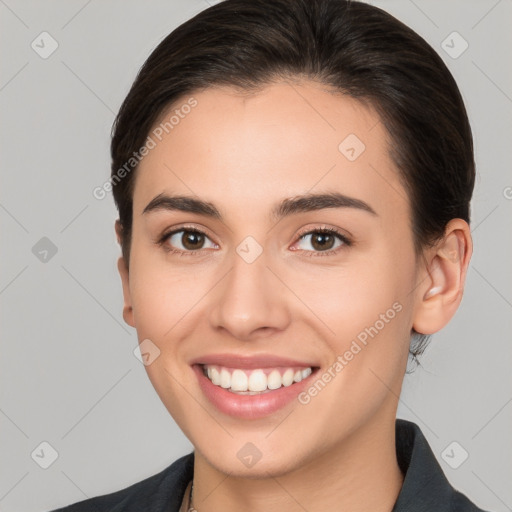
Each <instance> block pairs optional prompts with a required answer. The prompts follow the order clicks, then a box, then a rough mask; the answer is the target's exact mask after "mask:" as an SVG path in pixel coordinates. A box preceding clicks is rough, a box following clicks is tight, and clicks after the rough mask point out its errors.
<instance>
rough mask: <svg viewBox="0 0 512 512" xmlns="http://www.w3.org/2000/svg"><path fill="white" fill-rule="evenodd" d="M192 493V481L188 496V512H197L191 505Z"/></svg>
mask: <svg viewBox="0 0 512 512" xmlns="http://www.w3.org/2000/svg"><path fill="white" fill-rule="evenodd" d="M193 493H194V480H192V485H191V486H190V495H189V498H188V505H189V506H188V512H197V510H196V509H195V508H194V505H192V495H193Z"/></svg>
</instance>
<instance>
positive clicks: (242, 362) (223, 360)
mask: <svg viewBox="0 0 512 512" xmlns="http://www.w3.org/2000/svg"><path fill="white" fill-rule="evenodd" d="M190 364H191V365H193V364H202V365H204V364H215V365H218V366H225V367H228V368H247V369H255V368H273V367H276V366H288V367H290V366H291V367H295V366H302V367H304V368H314V367H316V366H317V365H314V364H312V363H310V362H305V361H298V360H297V359H290V358H287V357H279V356H276V355H273V354H256V355H253V356H244V355H240V354H209V355H205V356H201V357H197V358H196V359H194V360H193V361H191V363H190Z"/></svg>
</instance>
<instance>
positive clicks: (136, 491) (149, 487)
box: [52, 419, 485, 512]
mask: <svg viewBox="0 0 512 512" xmlns="http://www.w3.org/2000/svg"><path fill="white" fill-rule="evenodd" d="M396 447H397V448H396V450H397V459H398V463H399V465H400V468H401V469H402V472H403V473H404V474H405V479H404V483H403V486H402V489H401V491H400V494H399V495H398V499H397V501H396V503H395V506H394V507H393V510H392V512H485V511H483V510H482V509H480V508H478V507H477V506H476V505H474V504H473V503H472V502H471V501H469V499H468V498H467V497H466V496H464V495H463V494H461V493H460V492H458V491H456V490H455V489H454V488H453V487H452V486H451V485H450V483H449V482H448V480H447V479H446V477H445V475H444V474H443V471H442V469H441V466H440V465H439V463H438V462H437V460H436V458H435V456H434V454H433V453H432V450H431V449H430V446H429V445H428V443H427V440H426V439H425V437H424V435H423V433H422V432H421V430H420V428H419V427H418V425H416V424H415V423H413V422H411V421H406V420H403V419H397V420H396ZM193 470H194V453H193V452H192V453H189V454H188V455H185V456H184V457H181V458H180V459H178V460H176V461H175V462H174V463H173V464H171V465H170V466H168V467H167V468H166V469H164V470H163V471H161V472H160V473H157V474H156V475H153V476H150V477H149V478H146V479H145V480H142V481H141V482H138V483H136V484H133V485H131V486H130V487H127V488H125V489H122V490H120V491H117V492H114V493H111V494H104V495H103V496H97V497H95V498H90V499H87V500H83V501H80V502H77V503H74V504H72V505H69V506H67V507H64V508H59V509H57V510H54V511H52V512H178V511H179V508H180V506H181V501H182V499H183V495H184V494H185V489H186V487H187V485H188V483H189V481H190V480H191V479H192V476H193Z"/></svg>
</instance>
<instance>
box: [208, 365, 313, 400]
mask: <svg viewBox="0 0 512 512" xmlns="http://www.w3.org/2000/svg"><path fill="white" fill-rule="evenodd" d="M200 366H201V370H202V372H203V375H204V376H205V377H207V378H208V379H209V380H210V382H212V384H214V385H215V386H218V387H221V388H223V389H226V390H227V391H230V392H232V393H235V394H238V395H260V394H264V393H270V392H272V391H275V390H277V389H280V388H282V387H289V386H292V385H293V384H296V383H298V382H301V381H302V380H304V379H306V378H308V377H309V376H310V375H311V374H312V373H313V371H315V370H316V367H312V366H310V367H293V366H287V367H285V366H278V367H273V368H254V369H247V368H243V369H242V368H229V367H226V366H220V365H215V364H202V365H200Z"/></svg>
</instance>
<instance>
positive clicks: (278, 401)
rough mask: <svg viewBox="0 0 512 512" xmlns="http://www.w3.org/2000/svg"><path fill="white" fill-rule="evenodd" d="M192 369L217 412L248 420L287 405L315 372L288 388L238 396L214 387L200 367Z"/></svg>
mask: <svg viewBox="0 0 512 512" xmlns="http://www.w3.org/2000/svg"><path fill="white" fill-rule="evenodd" d="M192 368H193V370H194V372H195V373H196V375H197V378H198V381H199V387H200V388H201V390H202V391H203V393H204V394H205V395H206V397H207V398H208V400H210V402H211V403H212V404H213V405H215V407H217V409H218V410H219V411H221V412H223V413H224V414H228V415H229V416H235V417H237V418H243V419H248V420H254V419H258V418H263V417H265V416H268V415H270V414H272V413H274V412H276V411H278V410H279V409H282V408H283V407H285V406H286V405H288V404H289V403H290V402H292V401H293V399H295V398H297V396H298V395H299V393H300V392H301V391H303V390H304V388H306V387H307V386H308V385H309V383H310V381H311V378H312V377H313V376H314V375H315V374H316V372H317V370H313V372H312V373H311V375H309V376H308V377H306V378H305V379H303V380H301V381H300V382H295V383H293V384H292V385H290V386H281V387H280V388H279V389H275V390H272V391H269V392H267V393H261V394H258V395H238V394H236V393H232V392H231V391H228V390H227V389H224V388H221V387H220V386H216V385H215V384H214V383H213V382H212V381H211V380H210V379H209V378H208V377H206V376H205V375H204V374H203V368H202V367H201V365H198V364H194V365H193V366H192Z"/></svg>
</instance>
